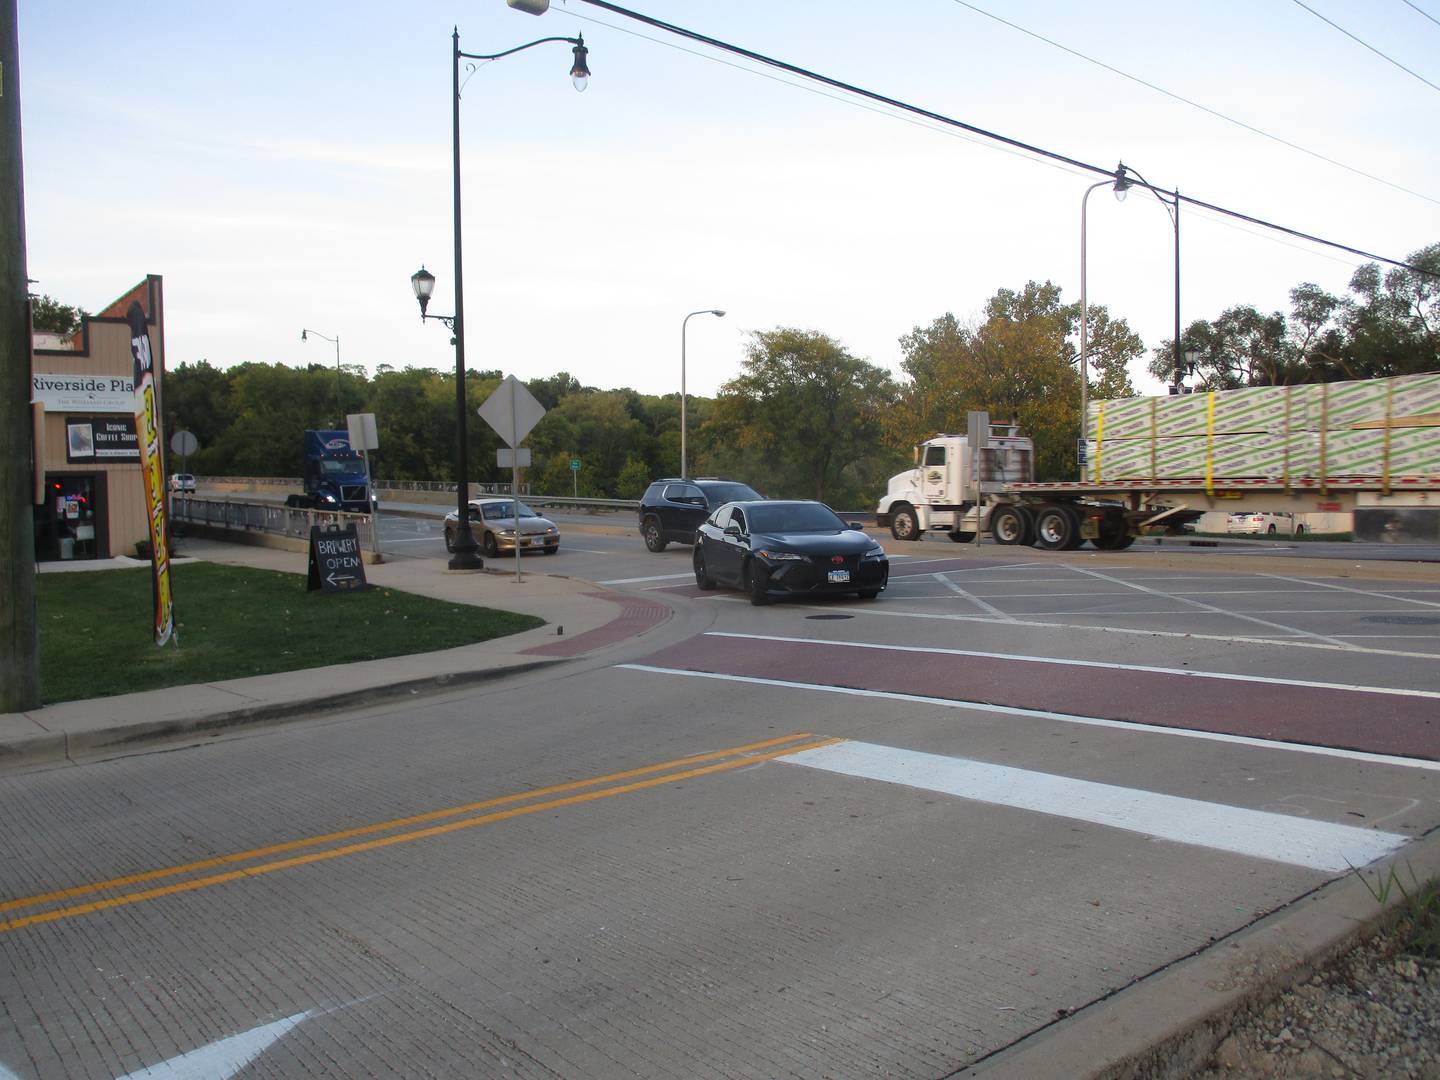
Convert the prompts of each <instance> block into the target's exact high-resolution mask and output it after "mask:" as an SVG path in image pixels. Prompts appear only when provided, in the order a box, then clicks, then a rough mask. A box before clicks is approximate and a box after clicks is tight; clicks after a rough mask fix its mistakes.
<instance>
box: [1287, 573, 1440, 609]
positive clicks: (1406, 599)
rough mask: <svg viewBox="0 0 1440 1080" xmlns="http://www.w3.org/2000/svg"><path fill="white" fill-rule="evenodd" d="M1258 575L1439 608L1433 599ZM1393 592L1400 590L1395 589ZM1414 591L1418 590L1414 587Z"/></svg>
mask: <svg viewBox="0 0 1440 1080" xmlns="http://www.w3.org/2000/svg"><path fill="white" fill-rule="evenodd" d="M1259 576H1260V577H1268V578H1274V579H1275V580H1276V581H1293V582H1295V583H1296V584H1297V585H1313V586H1315V587H1316V588H1320V589H1334V590H1335V591H1336V592H1348V593H1358V594H1359V595H1361V596H1368V597H1370V598H1371V599H1374V600H1398V601H1400V603H1402V604H1422V605H1424V606H1425V607H1432V608H1440V604H1437V603H1436V602H1435V601H1434V600H1412V599H1410V598H1409V597H1408V596H1391V595H1390V594H1389V593H1383V592H1373V591H1372V590H1370V589H1355V588H1352V587H1350V586H1349V585H1331V584H1330V583H1329V582H1328V581H1306V580H1305V579H1304V578H1295V577H1286V576H1285V575H1284V574H1267V573H1265V572H1264V571H1261V572H1260V575H1259ZM1394 591H1395V592H1400V591H1401V590H1399V589H1396V590H1394ZM1414 591H1415V592H1419V591H1420V590H1418V589H1416V590H1414Z"/></svg>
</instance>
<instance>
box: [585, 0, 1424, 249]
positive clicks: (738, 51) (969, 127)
mask: <svg viewBox="0 0 1440 1080" xmlns="http://www.w3.org/2000/svg"><path fill="white" fill-rule="evenodd" d="M580 2H581V3H584V4H590V5H591V6H592V7H598V8H602V9H603V10H605V11H610V12H613V13H614V14H616V15H623V16H625V17H626V18H628V19H634V20H635V21H636V22H641V23H644V24H646V25H647V26H653V27H655V28H656V29H658V30H665V31H667V32H669V33H672V34H676V35H678V36H680V37H683V38H687V39H688V40H690V41H695V42H698V43H700V44H702V45H708V46H710V47H711V48H714V49H720V50H722V51H724V52H728V53H733V54H735V55H737V56H743V57H745V58H746V59H749V60H752V61H754V62H756V63H758V64H764V65H766V66H768V67H773V68H778V69H779V70H781V71H788V72H790V73H791V74H792V75H799V76H801V77H802V78H806V79H811V80H814V81H815V82H819V83H823V84H825V85H826V86H833V87H834V88H835V89H837V90H842V91H845V92H846V93H849V94H855V95H857V96H859V97H863V98H867V99H869V100H870V101H875V102H879V103H880V104H882V105H887V106H889V107H891V108H893V109H899V110H902V111H904V112H908V113H912V114H914V115H916V116H921V117H924V118H925V119H927V120H932V121H935V122H936V123H940V124H945V125H947V126H949V127H955V128H959V129H960V130H962V131H968V132H970V133H972V134H975V135H981V136H984V137H985V138H987V139H992V140H994V141H996V142H999V143H1002V144H1004V145H1005V146H1010V147H1014V148H1015V149H1018V150H1023V151H1026V152H1027V153H1031V154H1034V155H1036V156H1038V157H1042V158H1047V159H1049V160H1050V161H1056V162H1062V163H1064V164H1066V165H1070V166H1072V167H1073V168H1076V169H1080V170H1083V171H1085V172H1088V173H1091V174H1093V175H1096V176H1116V175H1117V173H1118V172H1119V170H1118V168H1117V169H1106V168H1102V167H1101V166H1099V165H1091V164H1090V163H1089V162H1086V161H1081V160H1079V159H1078V158H1072V157H1068V156H1066V155H1065V154H1060V153H1056V152H1055V151H1054V150H1046V149H1044V148H1043V147H1039V146H1034V145H1032V144H1030V143H1027V142H1022V141H1021V140H1019V139H1013V138H1011V137H1010V136H1008V135H1001V134H999V133H998V132H994V131H987V130H986V129H985V128H982V127H977V126H976V125H974V124H967V123H965V121H963V120H956V119H955V118H954V117H950V116H946V115H944V114H943V113H937V112H935V111H933V110H931V109H925V108H921V107H920V106H918V105H911V104H910V103H908V102H905V101H900V100H899V99H897V98H892V97H887V96H885V95H884V94H880V93H877V92H875V91H874V90H866V89H865V88H863V87H860V86H856V85H854V84H852V83H847V82H842V81H841V80H839V79H834V78H831V77H830V76H828V75H822V74H820V73H819V72H817V71H811V70H810V69H809V68H803V67H799V66H798V65H796V64H791V63H787V62H786V61H784V60H777V59H775V58H774V57H772V56H766V55H765V54H763V53H757V52H754V51H752V50H750V49H746V48H742V47H741V46H739V45H732V44H730V43H729V42H726V41H721V40H720V39H719V38H712V37H708V36H706V35H705V34H701V33H699V32H697V31H695V30H687V29H685V28H684V27H683V26H677V25H675V24H674V23H667V22H665V21H663V20H661V19H656V18H653V17H652V16H649V15H642V14H641V13H640V12H638V11H631V10H630V9H629V8H623V7H621V6H620V5H619V4H612V3H610V2H609V0H580ZM1297 2H1298V0H1297ZM1146 186H1147V187H1148V186H1149V185H1146ZM1174 197H1175V198H1176V199H1179V200H1181V201H1183V202H1187V203H1190V204H1191V205H1193V206H1198V207H1202V208H1204V209H1206V210H1211V211H1213V212H1215V213H1217V214H1225V215H1227V216H1229V217H1233V218H1237V219H1239V220H1241V221H1248V222H1250V223H1251V224H1252V225H1260V226H1263V227H1264V228H1267V229H1274V230H1275V231H1277V232H1283V233H1286V234H1288V235H1290V236H1294V237H1298V238H1299V239H1302V240H1309V241H1311V242H1312V243H1316V244H1322V245H1324V246H1326V247H1332V248H1337V249H1339V250H1341V251H1348V252H1350V254H1352V255H1359V256H1360V257H1361V258H1364V259H1371V260H1373V261H1375V262H1383V263H1388V264H1390V265H1391V266H1398V267H1400V268H1402V269H1405V270H1409V271H1411V272H1412V273H1417V274H1425V275H1426V276H1435V275H1433V274H1431V273H1430V271H1428V270H1423V269H1421V268H1420V267H1418V266H1412V265H1411V264H1410V263H1407V262H1404V261H1403V260H1400V259H1391V258H1389V257H1387V256H1385V255H1375V254H1372V253H1371V252H1368V251H1363V250H1361V249H1360V248H1355V247H1351V246H1349V245H1348V244H1342V243H1339V242H1338V241H1335V240H1326V239H1325V238H1324V237H1320V236H1315V235H1313V234H1311V233H1306V232H1301V231H1300V230H1299V229H1291V228H1289V227H1288V226H1285V225H1277V224H1275V223H1274V222H1271V221H1265V220H1264V219H1262V218H1257V217H1252V216H1251V215H1249V214H1242V213H1240V212H1239V211H1238V210H1230V209H1227V208H1226V207H1223V206H1217V205H1215V204H1214V203H1208V202H1204V201H1203V200H1200V199H1196V198H1193V197H1191V196H1189V195H1179V194H1178V193H1177V194H1176V195H1175V196H1174Z"/></svg>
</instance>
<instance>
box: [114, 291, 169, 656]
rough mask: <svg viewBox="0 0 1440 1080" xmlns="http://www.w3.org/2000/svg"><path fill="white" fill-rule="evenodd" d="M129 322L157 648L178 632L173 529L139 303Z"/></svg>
mask: <svg viewBox="0 0 1440 1080" xmlns="http://www.w3.org/2000/svg"><path fill="white" fill-rule="evenodd" d="M125 321H126V322H128V323H129V324H130V353H131V355H132V356H134V358H135V431H136V434H137V435H138V436H139V441H140V471H141V473H142V474H143V475H144V477H145V484H144V490H145V515H146V517H147V518H148V519H149V521H150V570H151V575H152V578H153V586H154V589H153V592H154V597H155V644H156V645H164V644H166V643H167V642H168V641H169V640H170V635H171V634H172V633H174V631H175V604H174V598H173V597H172V596H171V594H170V546H169V529H168V528H166V525H165V477H164V476H163V475H162V474H161V471H160V470H161V469H162V468H163V465H162V464H161V461H160V415H159V410H158V403H157V402H156V400H155V364H154V360H153V359H152V358H151V356H150V331H149V329H148V328H147V327H146V326H145V312H144V311H143V310H142V309H141V307H140V305H139V304H138V303H137V302H135V301H131V303H130V310H128V311H127V312H126V313H125ZM176 643H177V644H178V643H179V642H178V640H177V642H176Z"/></svg>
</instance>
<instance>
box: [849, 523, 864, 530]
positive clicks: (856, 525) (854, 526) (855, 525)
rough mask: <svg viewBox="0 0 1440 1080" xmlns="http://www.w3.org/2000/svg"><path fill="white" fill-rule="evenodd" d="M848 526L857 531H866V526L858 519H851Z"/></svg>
mask: <svg viewBox="0 0 1440 1080" xmlns="http://www.w3.org/2000/svg"><path fill="white" fill-rule="evenodd" d="M846 528H849V529H854V530H855V531H856V532H864V531H865V526H864V525H862V524H860V522H858V521H851V522H849V523H848V524H847V525H846Z"/></svg>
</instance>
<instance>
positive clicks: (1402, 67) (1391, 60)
mask: <svg viewBox="0 0 1440 1080" xmlns="http://www.w3.org/2000/svg"><path fill="white" fill-rule="evenodd" d="M1295 3H1296V4H1297V5H1298V6H1299V7H1302V8H1305V10H1306V11H1308V12H1310V14H1311V15H1314V16H1315V18H1317V19H1319V20H1320V21H1321V22H1323V23H1325V24H1326V25H1327V26H1333V27H1334V28H1335V29H1336V30H1339V31H1340V33H1342V34H1344V35H1345V36H1346V37H1348V38H1349V39H1350V40H1351V41H1353V42H1355V43H1356V44H1357V45H1363V46H1365V48H1367V49H1369V50H1370V51H1371V52H1372V53H1374V54H1375V55H1376V56H1378V57H1380V59H1381V60H1384V61H1386V62H1388V63H1391V64H1394V65H1395V66H1396V67H1397V68H1399V69H1400V70H1401V71H1403V72H1405V74H1406V75H1413V76H1414V77H1415V78H1417V79H1419V80H1420V81H1421V82H1423V83H1424V84H1425V85H1426V86H1428V87H1430V89H1431V90H1440V86H1436V85H1435V84H1434V83H1433V82H1431V81H1430V80H1429V79H1427V78H1425V76H1424V75H1418V74H1416V73H1415V72H1413V71H1411V70H1410V69H1409V68H1408V67H1406V66H1405V65H1404V64H1402V63H1400V61H1399V60H1396V59H1395V58H1394V57H1393V56H1386V55H1385V54H1384V53H1383V52H1381V51H1380V50H1379V49H1377V48H1375V46H1374V45H1371V44H1370V43H1369V42H1368V41H1362V40H1361V39H1360V38H1358V37H1356V36H1355V35H1354V34H1352V33H1351V32H1350V31H1349V30H1346V29H1345V28H1344V27H1343V26H1341V25H1340V24H1339V23H1337V22H1332V21H1331V20H1330V19H1327V18H1326V17H1325V16H1324V15H1321V14H1320V13H1319V12H1318V11H1316V10H1315V9H1314V8H1312V7H1309V6H1308V5H1306V4H1303V3H1301V0H1295ZM1411 6H1412V7H1413V6H1414V5H1413V4H1412V5H1411ZM1416 10H1417V11H1418V10H1419V9H1418V8H1417V9H1416ZM1421 14H1422V15H1423V14H1424V12H1421Z"/></svg>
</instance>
